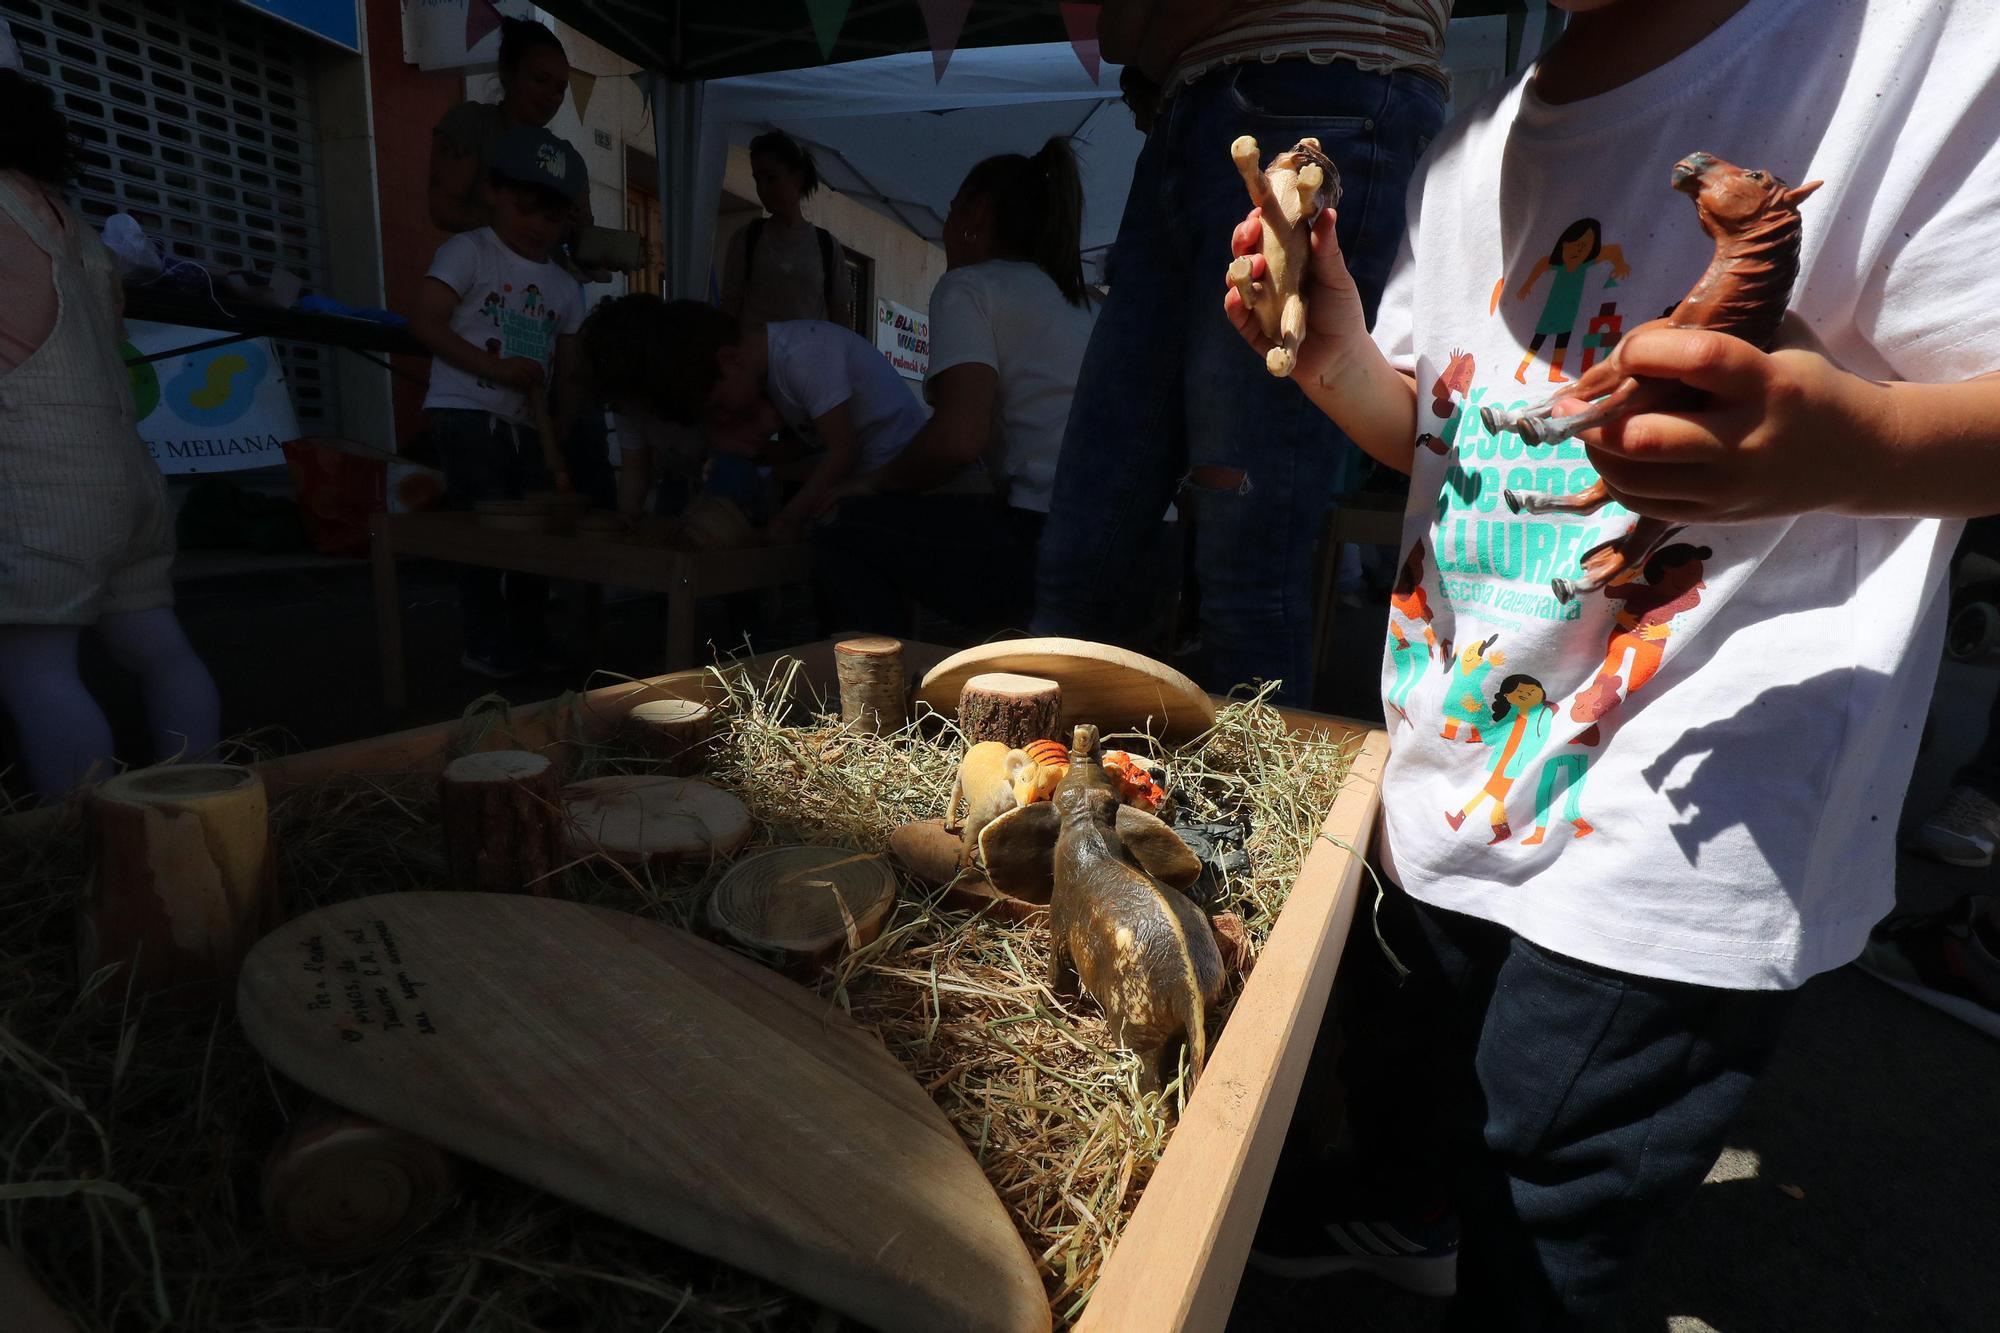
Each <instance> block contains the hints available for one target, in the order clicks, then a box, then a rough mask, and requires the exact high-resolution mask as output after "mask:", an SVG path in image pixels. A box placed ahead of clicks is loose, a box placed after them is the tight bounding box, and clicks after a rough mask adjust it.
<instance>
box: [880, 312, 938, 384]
mask: <svg viewBox="0 0 2000 1333" xmlns="http://www.w3.org/2000/svg"><path fill="white" fill-rule="evenodd" d="M875 346H876V349H877V350H878V351H880V352H881V353H882V355H883V356H884V357H886V358H887V359H888V362H889V364H890V365H891V366H894V367H895V368H896V373H897V374H898V375H901V376H902V377H903V378H904V379H909V380H920V379H922V378H923V377H924V376H926V375H928V374H929V373H930V369H931V321H930V317H929V316H928V315H923V314H919V313H918V312H917V311H915V310H912V309H910V308H909V307H908V306H906V305H897V304H896V303H895V302H894V301H891V300H889V299H888V298H886V297H879V296H878V297H876V298H875Z"/></svg>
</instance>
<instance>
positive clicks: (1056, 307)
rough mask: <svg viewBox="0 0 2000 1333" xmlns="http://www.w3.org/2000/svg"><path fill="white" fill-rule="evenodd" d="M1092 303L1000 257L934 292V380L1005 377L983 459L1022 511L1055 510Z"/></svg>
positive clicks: (1035, 269) (1033, 268)
mask: <svg viewBox="0 0 2000 1333" xmlns="http://www.w3.org/2000/svg"><path fill="white" fill-rule="evenodd" d="M1096 319H1097V307H1096V305H1095V304H1094V303H1086V304H1084V305H1082V306H1074V305H1071V304H1070V303H1069V302H1068V301H1067V300H1066V299H1064V297H1063V294H1062V291H1061V289H1060V288H1058V287H1057V286H1056V284H1055V281H1054V279H1052V278H1050V277H1049V275H1048V274H1047V273H1044V272H1043V271H1042V270H1041V268H1040V267H1039V266H1038V265H1035V264H1029V263H1023V262H1021V261H1019V260H1011V259H995V260H990V261H988V262H987V263H984V264H973V265H970V266H968V267H966V268H957V269H953V270H952V271H951V272H949V273H947V274H945V275H944V276H943V277H942V278H939V279H938V282H937V286H936V287H933V288H932V289H931V310H930V320H931V366H930V373H931V374H932V375H936V374H937V373H938V372H939V371H942V370H949V369H951V367H953V366H961V365H967V364H976V365H984V366H991V367H993V369H994V370H995V372H997V373H998V375H999V377H1000V398H999V402H998V403H997V404H996V407H995V412H996V416H995V419H994V422H993V428H994V438H993V444H992V447H991V448H989V449H988V451H987V453H986V457H985V459H984V460H983V461H984V463H985V465H986V470H987V472H988V473H989V474H991V475H992V476H993V477H994V479H995V481H996V483H997V484H998V485H999V486H1000V487H1001V493H1002V495H1003V496H1004V497H1005V499H1006V501H1007V503H1008V504H1010V505H1012V506H1014V507H1015V508H1016V509H1031V510H1033V511H1035V512H1036V513H1038V514H1046V513H1048V512H1049V491H1050V488H1051V487H1052V486H1053V485H1054V483H1055V476H1056V458H1057V457H1058V456H1059V455H1060V454H1061V453H1062V440H1063V427H1064V426H1065V425H1067V424H1068V422H1069V402H1070V399H1071V397H1072V396H1074V395H1075V393H1076V375H1077V371H1078V369H1079V368H1080V367H1081V366H1082V365H1083V349H1084V347H1085V346H1086V345H1087V344H1088V343H1089V342H1090V329H1091V325H1092V324H1094V323H1095V322H1096Z"/></svg>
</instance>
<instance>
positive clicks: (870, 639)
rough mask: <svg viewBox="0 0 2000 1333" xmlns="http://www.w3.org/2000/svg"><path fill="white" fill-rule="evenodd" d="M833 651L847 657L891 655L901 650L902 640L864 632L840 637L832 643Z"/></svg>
mask: <svg viewBox="0 0 2000 1333" xmlns="http://www.w3.org/2000/svg"><path fill="white" fill-rule="evenodd" d="M833 651H834V652H836V653H843V654H845V655H846V656H848V657H892V656H894V655H895V654H897V653H900V652H902V651H903V641H902V640H901V639H890V638H884V637H882V636H881V635H876V634H864V635H862V636H861V637H860V638H856V639H842V640H841V641H840V642H839V643H836V644H835V645H833Z"/></svg>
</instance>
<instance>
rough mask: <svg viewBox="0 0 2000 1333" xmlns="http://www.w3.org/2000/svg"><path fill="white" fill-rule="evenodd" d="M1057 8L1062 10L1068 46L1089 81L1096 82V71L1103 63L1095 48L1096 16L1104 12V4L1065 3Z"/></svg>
mask: <svg viewBox="0 0 2000 1333" xmlns="http://www.w3.org/2000/svg"><path fill="white" fill-rule="evenodd" d="M1058 8H1060V9H1061V10H1062V20H1063V29H1064V31H1066V32H1068V33H1069V44H1070V48H1071V49H1072V50H1074V51H1075V52H1076V58H1077V59H1078V60H1080V61H1082V62H1083V69H1084V73H1086V74H1088V75H1090V81H1091V82H1092V83H1096V82H1098V81H1099V80H1098V77H1097V71H1098V70H1099V69H1100V68H1101V67H1102V65H1103V57H1102V56H1101V55H1099V54H1098V49H1097V16H1098V15H1099V14H1101V13H1103V12H1104V6H1102V5H1068V4H1066V5H1060V6H1058Z"/></svg>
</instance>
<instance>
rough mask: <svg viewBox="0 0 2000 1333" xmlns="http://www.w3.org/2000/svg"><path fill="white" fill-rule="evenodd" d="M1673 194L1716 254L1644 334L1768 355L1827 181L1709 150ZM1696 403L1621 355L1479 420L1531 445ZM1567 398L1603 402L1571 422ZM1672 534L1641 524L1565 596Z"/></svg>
mask: <svg viewBox="0 0 2000 1333" xmlns="http://www.w3.org/2000/svg"><path fill="white" fill-rule="evenodd" d="M1673 187H1674V188H1675V189H1676V190H1679V191H1680V192H1681V193H1683V194H1685V195H1688V196H1690V197H1691V198H1693V200H1694V201H1695V213H1696V215H1697V216H1698V217H1699V218H1700V219H1701V229H1702V230H1703V231H1705V232H1707V233H1708V235H1709V236H1710V237H1712V238H1713V239H1714V241H1715V255H1714V257H1713V258H1711V259H1710V260H1709V261H1708V269H1707V271H1706V272H1704V273H1703V274H1702V275H1701V279H1700V281H1698V282H1696V283H1695V285H1694V287H1693V289H1692V290H1690V291H1689V292H1688V294H1687V295H1686V296H1685V297H1683V298H1682V299H1681V303H1680V304H1679V305H1677V306H1675V307H1674V308H1673V310H1672V311H1671V312H1669V313H1668V315H1667V316H1666V318H1664V319H1656V320H1651V321H1649V322H1647V323H1645V324H1642V325H1640V326H1639V328H1640V329H1649V328H1670V329H1708V330H1711V331H1713V332H1716V333H1727V334H1731V335H1733V336H1735V337H1738V338H1741V339H1743V340H1744V341H1745V342H1747V343H1749V344H1750V345H1751V346H1753V347H1756V348H1758V349H1760V350H1762V349H1764V348H1768V347H1769V346H1770V345H1771V340H1772V339H1773V338H1774V337H1776V336H1777V332H1778V322H1779V321H1780V320H1781V319H1783V318H1784V314H1785V303H1786V302H1787V301H1788V300H1789V299H1790V297H1791V293H1792V282H1793V280H1794V279H1796V278H1797V277H1798V275H1799V204H1800V203H1801V202H1803V201H1804V200H1805V198H1806V197H1807V196H1808V195H1810V194H1811V193H1812V192H1813V191H1814V190H1817V189H1818V188H1819V187H1820V182H1819V181H1808V182H1807V183H1806V184H1804V185H1801V186H1800V187H1799V188H1798V189H1796V190H1794V189H1791V188H1789V187H1788V186H1787V185H1786V184H1785V183H1784V182H1783V181H1781V180H1779V179H1778V178H1777V177H1776V176H1773V175H1771V174H1770V173H1768V172H1764V171H1746V170H1744V169H1743V168H1742V167H1737V166H1732V165H1730V164H1729V163H1727V162H1724V161H1723V160H1722V159H1721V158H1719V157H1715V156H1712V155H1710V154H1708V153H1690V154H1689V155H1688V156H1686V157H1684V158H1682V159H1681V160H1680V161H1679V162H1676V163H1675V164H1674V174H1673ZM1638 331H1639V330H1638V329H1635V330H1633V332H1635V333H1636V332H1638ZM1693 396H1694V395H1693V393H1692V391H1690V390H1688V389H1686V388H1685V387H1684V386H1682V385H1681V384H1680V382H1679V381H1677V380H1660V379H1640V378H1638V377H1636V376H1632V375H1627V374H1625V373H1624V371H1622V370H1621V369H1620V368H1619V364H1618V360H1617V357H1616V355H1615V354H1614V355H1613V356H1612V357H1611V358H1610V359H1609V360H1605V361H1600V362H1598V363H1597V364H1596V365H1594V366H1592V367H1591V368H1590V369H1589V370H1587V371H1585V372H1584V373H1583V374H1582V375H1580V376H1578V377H1577V380H1576V382H1575V383H1574V384H1571V385H1569V386H1568V387H1567V388H1566V389H1565V390H1564V391H1563V392H1562V393H1560V394H1558V395H1556V396H1555V397H1554V398H1551V399H1550V400H1549V401H1548V402H1545V403H1543V404H1541V405H1540V406H1538V407H1530V408H1526V409H1524V410H1522V411H1519V412H1507V411H1496V410H1495V409H1493V408H1490V407H1489V408H1484V409H1482V410H1481V411H1480V414H1479V416H1480V420H1481V421H1483V422H1484V423H1485V424H1486V429H1487V430H1489V431H1492V432H1494V433H1495V434H1498V433H1500V432H1501V431H1513V432H1515V433H1516V434H1518V435H1519V436H1520V437H1521V438H1522V439H1523V440H1525V441H1526V442H1527V443H1529V444H1549V443H1551V442H1553V441H1555V440H1559V439H1562V438H1564V437H1565V436H1569V435H1574V434H1576V433H1577V432H1579V431H1585V430H1589V429H1591V428H1592V427H1595V426H1602V425H1604V424H1605V423H1606V422H1610V421H1616V420H1619V419H1620V418H1622V417H1627V416H1631V415H1634V414H1637V413H1641V412H1661V411H1672V410H1675V409H1684V408H1686V407H1688V406H1690V398H1691V397H1693ZM1566 398H1583V399H1589V400H1594V401H1592V402H1591V403H1590V405H1589V406H1588V407H1586V408H1584V409H1583V410H1582V411H1580V412H1576V413H1573V414H1572V415H1570V416H1566V417H1559V416H1556V415H1554V413H1555V408H1556V404H1557V403H1559V402H1561V401H1562V400H1563V399H1566ZM1505 494H1506V499H1507V507H1508V508H1509V509H1511V510H1513V511H1514V512H1515V513H1517V514H1518V513H1521V512H1522V511H1524V510H1525V511H1526V512H1528V513H1531V514H1541V513H1547V512H1549V511H1551V510H1565V511H1568V512H1571V513H1580V514H1588V513H1594V512H1595V511H1596V510H1597V509H1599V508H1601V507H1602V506H1603V505H1604V503H1605V502H1606V501H1607V500H1609V499H1610V498H1611V492H1610V489H1609V488H1608V487H1606V486H1605V484H1604V483H1603V482H1602V481H1599V482H1598V483H1597V484H1595V485H1593V486H1591V487H1589V488H1588V489H1586V490H1583V491H1579V492H1578V493H1577V494H1575V495H1567V496H1551V495H1538V494H1523V493H1519V492H1516V491H1507V492H1506V493H1505ZM1668 534H1669V526H1668V525H1667V524H1665V523H1663V522H1660V521H1659V520H1658V519H1651V518H1643V517H1642V518H1640V519H1639V520H1638V521H1637V522H1636V523H1634V524H1633V525H1632V530H1631V531H1630V532H1628V533H1626V534H1625V535H1624V536H1623V537H1619V538H1616V539H1614V540H1612V541H1608V542H1604V543H1602V544H1600V545H1597V546H1594V547H1592V548H1591V549H1590V550H1588V551H1585V552H1584V553H1583V561H1582V563H1583V577H1582V578H1580V579H1577V580H1574V581H1572V580H1569V579H1556V580H1554V581H1553V585H1552V586H1553V587H1554V590H1555V595H1556V599H1557V600H1558V601H1562V602H1567V601H1569V600H1570V599H1571V598H1573V597H1577V596H1581V595H1582V594H1584V593H1588V592H1592V591H1595V590H1596V589H1598V588H1601V587H1603V586H1604V584H1605V583H1606V582H1607V581H1608V580H1610V579H1613V578H1615V577H1617V575H1618V574H1619V573H1620V572H1621V571H1623V570H1625V569H1627V568H1630V567H1632V566H1634V565H1638V564H1641V563H1643V562H1644V561H1645V559H1646V557H1647V555H1648V554H1649V553H1651V551H1652V550H1653V549H1654V548H1655V547H1657V546H1658V545H1659V544H1660V543H1661V542H1663V541H1665V540H1666V538H1667V536H1668Z"/></svg>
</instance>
